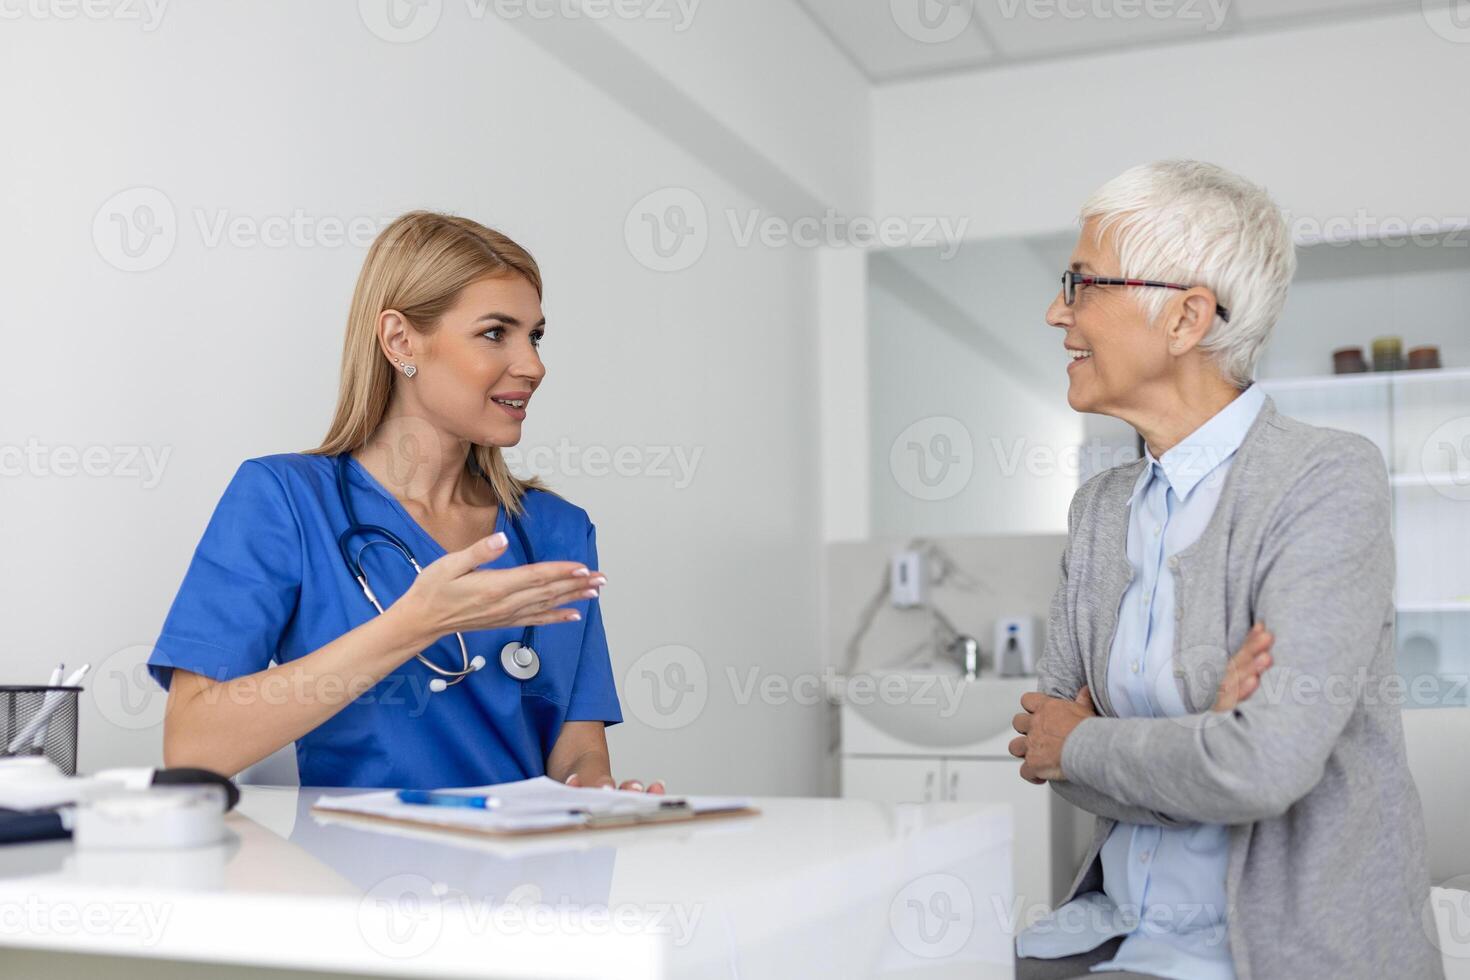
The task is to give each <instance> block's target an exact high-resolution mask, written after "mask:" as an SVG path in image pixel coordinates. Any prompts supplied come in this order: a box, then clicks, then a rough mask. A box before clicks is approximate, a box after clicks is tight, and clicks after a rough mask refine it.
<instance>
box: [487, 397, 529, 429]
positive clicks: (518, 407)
mask: <svg viewBox="0 0 1470 980" xmlns="http://www.w3.org/2000/svg"><path fill="white" fill-rule="evenodd" d="M490 400H491V401H493V402H494V403H495V404H497V405H499V406H500V407H501V408H502V409H504V410H505V414H507V415H509V416H510V417H511V418H513V419H515V420H516V421H517V422H522V421H524V420H525V418H526V404H527V403H528V402H529V401H530V400H531V393H530V392H529V391H507V392H503V393H501V394H499V395H491V396H490Z"/></svg>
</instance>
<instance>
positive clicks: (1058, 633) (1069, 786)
mask: <svg viewBox="0 0 1470 980" xmlns="http://www.w3.org/2000/svg"><path fill="white" fill-rule="evenodd" d="M1071 523H1072V516H1071V512H1070V511H1069V513H1068V517H1067V524H1068V530H1069V531H1070V530H1071ZM1069 537H1070V534H1069ZM1061 570H1062V579H1061V582H1060V583H1058V585H1057V590H1056V592H1055V593H1054V594H1053V595H1052V600H1051V615H1050V617H1049V620H1048V626H1047V630H1046V645H1045V647H1044V648H1043V650H1042V653H1041V657H1040V658H1039V659H1038V661H1037V664H1036V673H1037V676H1038V680H1039V683H1038V686H1037V690H1038V691H1040V692H1041V693H1042V694H1045V695H1048V696H1049V697H1054V698H1063V699H1065V700H1068V701H1071V700H1074V699H1075V698H1076V697H1077V694H1078V692H1079V691H1081V690H1082V688H1083V687H1084V686H1085V685H1086V684H1087V678H1086V675H1085V674H1084V672H1083V669H1082V658H1081V656H1080V655H1079V654H1078V652H1077V650H1076V646H1075V644H1073V643H1072V641H1071V636H1070V634H1069V632H1068V630H1067V627H1066V623H1067V554H1066V552H1065V551H1063V553H1062V561H1061ZM1050 783H1051V788H1052V789H1053V790H1054V791H1055V792H1056V794H1057V795H1058V796H1060V797H1061V798H1062V799H1064V800H1066V801H1067V802H1068V803H1070V804H1072V805H1073V806H1075V807H1077V808H1079V809H1082V810H1086V811H1087V812H1088V813H1092V814H1096V815H1097V816H1099V817H1105V818H1107V819H1108V820H1117V821H1119V822H1122V823H1135V824H1156V825H1158V826H1163V827H1177V826H1182V825H1183V824H1184V823H1185V822H1186V821H1182V820H1176V819H1175V818H1174V817H1171V816H1169V815H1168V814H1167V813H1164V812H1160V811H1159V810H1156V809H1152V808H1147V807H1144V806H1140V805H1137V804H1134V803H1125V802H1123V800H1121V799H1119V798H1118V797H1116V796H1112V795H1109V794H1108V793H1106V792H1104V791H1102V790H1100V789H1096V788H1094V787H1092V786H1089V785H1086V784H1084V783H1082V782H1078V781H1065V782H1064V781H1057V780H1051V781H1050Z"/></svg>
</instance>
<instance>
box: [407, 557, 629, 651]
mask: <svg viewBox="0 0 1470 980" xmlns="http://www.w3.org/2000/svg"><path fill="white" fill-rule="evenodd" d="M507 544H508V543H507V541H506V538H505V535H504V534H495V535H492V536H491V537H488V538H482V539H481V540H479V541H476V542H475V543H474V544H472V545H470V546H469V547H468V548H465V549H464V550H462V551H454V552H450V553H449V554H447V555H445V556H444V557H443V558H440V559H439V560H438V561H435V562H432V563H431V564H430V565H429V566H428V567H427V568H425V569H424V570H423V572H422V574H420V575H419V576H417V577H416V578H415V579H414V582H413V585H412V586H411V587H410V588H409V590H408V591H407V592H405V593H404V594H403V597H402V598H401V599H399V600H398V602H395V603H394V604H393V606H392V609H398V608H399V607H403V614H406V615H409V616H412V617H413V620H414V622H416V623H417V624H419V625H420V626H421V627H422V628H423V629H424V630H425V631H426V632H427V633H429V634H431V635H432V636H433V637H434V638H435V639H438V638H439V637H441V636H445V635H447V634H449V633H453V632H456V631H459V632H468V631H470V630H487V629H499V628H501V627H506V626H545V625H548V624H550V623H569V622H572V621H574V620H577V619H580V618H581V615H580V614H579V613H578V612H577V611H576V610H574V609H560V608H557V607H559V606H565V605H566V604H567V603H570V602H578V601H580V600H583V599H592V598H595V597H596V596H597V594H598V592H599V591H600V590H601V588H602V586H603V585H606V584H607V579H606V578H605V577H604V576H603V575H602V573H601V572H596V571H593V570H591V569H589V568H587V566H585V565H582V564H580V563H579V562H574V561H543V562H536V563H535V564H532V565H521V566H519V567H517V568H504V569H486V570H484V571H480V570H479V566H481V565H483V564H484V563H485V562H487V561H493V560H494V559H496V558H498V557H500V556H501V555H502V554H504V553H505V549H506V547H507ZM390 611H391V610H390Z"/></svg>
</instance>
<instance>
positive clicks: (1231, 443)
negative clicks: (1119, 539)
mask: <svg viewBox="0 0 1470 980" xmlns="http://www.w3.org/2000/svg"><path fill="white" fill-rule="evenodd" d="M1265 402H1266V396H1265V394H1264V393H1263V392H1262V391H1261V388H1260V386H1259V385H1255V384H1252V385H1251V386H1250V387H1249V388H1247V389H1245V391H1242V392H1241V393H1240V394H1239V395H1237V396H1235V399H1234V400H1233V401H1231V402H1230V404H1228V405H1226V406H1225V407H1224V408H1222V409H1220V411H1218V412H1216V413H1215V414H1214V415H1212V416H1210V418H1209V419H1208V420H1207V421H1206V422H1205V424H1204V425H1201V426H1200V427H1199V428H1198V429H1195V430H1194V431H1193V432H1191V433H1190V434H1189V435H1187V436H1185V437H1184V439H1182V440H1181V441H1180V442H1179V444H1178V445H1176V446H1173V447H1171V448H1170V449H1169V451H1168V452H1166V453H1164V455H1163V457H1162V458H1160V459H1155V458H1154V454H1153V453H1152V452H1151V451H1149V448H1148V444H1147V443H1145V444H1144V447H1143V455H1144V457H1145V459H1147V461H1148V465H1147V466H1145V467H1144V470H1143V473H1141V474H1140V475H1139V478H1138V482H1137V484H1135V485H1134V497H1135V498H1136V497H1137V496H1138V494H1139V493H1140V492H1141V491H1142V490H1143V488H1144V487H1145V486H1146V485H1147V484H1148V480H1149V478H1150V477H1151V476H1152V475H1153V474H1154V472H1155V468H1157V469H1158V470H1161V471H1162V472H1163V475H1164V478H1165V479H1167V480H1168V481H1169V486H1170V487H1171V488H1172V489H1173V491H1174V495H1175V496H1176V497H1178V498H1179V499H1180V500H1181V501H1182V500H1184V499H1186V498H1187V497H1188V496H1189V494H1190V491H1192V490H1193V489H1194V488H1195V487H1197V486H1199V484H1200V483H1201V482H1203V481H1204V479H1205V478H1206V477H1208V476H1209V475H1210V474H1212V473H1214V472H1215V471H1216V470H1218V469H1219V468H1220V464H1221V463H1223V462H1225V461H1226V460H1227V459H1229V458H1230V457H1231V456H1233V455H1235V451H1236V450H1237V449H1239V448H1240V444H1241V443H1242V442H1243V441H1245V434H1246V433H1247V432H1249V431H1250V427H1251V424H1252V423H1253V422H1255V420H1256V416H1257V415H1259V414H1260V411H1261V407H1262V406H1263V405H1264V404H1265ZM1129 504H1130V505H1131V504H1132V500H1130V501H1129Z"/></svg>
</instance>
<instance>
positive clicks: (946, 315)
mask: <svg viewBox="0 0 1470 980" xmlns="http://www.w3.org/2000/svg"><path fill="white" fill-rule="evenodd" d="M1038 265H1039V263H1038V262H1037V261H1036V259H1035V257H1034V255H1033V254H1032V250H1031V249H1030V248H1029V247H1028V246H1026V245H1025V244H1023V243H1020V242H1014V243H1010V244H1009V245H984V246H980V245H976V246H967V247H966V248H965V249H962V250H961V251H960V252H959V253H958V254H957V255H955V256H954V257H953V258H951V259H949V260H947V261H946V260H943V259H941V258H939V256H938V253H936V252H934V251H933V250H925V251H918V250H910V251H908V252H903V253H894V254H883V255H875V256H873V258H872V262H871V264H870V266H869V269H870V273H871V275H870V283H871V289H870V292H869V299H868V305H869V328H868V336H867V344H868V364H869V380H868V387H869V392H870V406H869V411H870V417H869V420H868V426H869V430H870V433H871V442H870V445H869V447H868V460H869V487H870V493H871V500H872V518H871V528H870V529H869V531H868V534H866V535H865V536H871V537H877V536H902V535H910V536H912V535H925V536H935V535H993V534H1022V533H1031V534H1037V533H1056V532H1059V531H1065V530H1066V527H1067V505H1068V503H1069V502H1070V501H1071V499H1072V494H1073V492H1074V491H1075V490H1076V489H1077V476H1078V470H1077V460H1078V457H1077V456H1076V455H1075V454H1071V451H1072V450H1073V449H1074V448H1075V447H1077V446H1079V445H1080V444H1081V443H1082V440H1083V432H1082V419H1081V416H1079V415H1077V414H1076V413H1075V412H1073V411H1072V410H1071V408H1069V407H1068V405H1067V396H1066V390H1067V389H1066V386H1067V380H1066V373H1065V372H1066V364H1067V361H1066V358H1065V356H1063V354H1062V349H1061V331H1060V330H1057V329H1055V328H1052V327H1048V326H1047V325H1046V323H1045V321H1044V317H1043V314H1044V307H1042V306H1041V305H1040V303H1039V302H1035V301H1032V302H1028V300H1027V295H1028V290H1027V289H1026V287H1025V285H1024V283H1026V282H1027V281H1028V280H1027V273H1028V272H1034V271H1035V270H1034V269H1033V268H1032V267H1033V266H1038ZM961 281H962V282H965V283H969V284H970V285H969V286H968V288H964V289H961V288H959V287H958V282H961ZM1044 288H1045V287H1044V286H1041V287H1039V289H1041V290H1044ZM1037 295H1044V293H1039V292H1038V293H1037Z"/></svg>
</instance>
